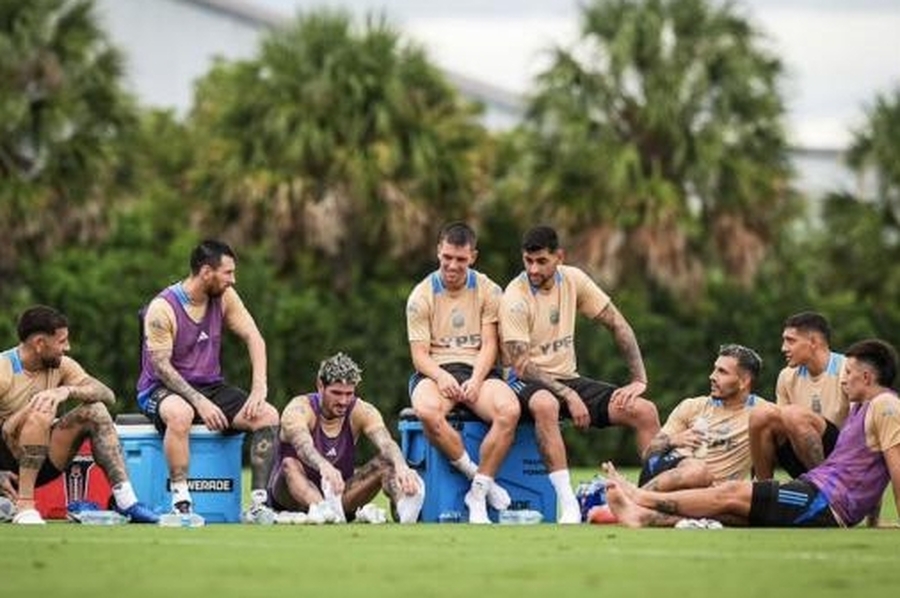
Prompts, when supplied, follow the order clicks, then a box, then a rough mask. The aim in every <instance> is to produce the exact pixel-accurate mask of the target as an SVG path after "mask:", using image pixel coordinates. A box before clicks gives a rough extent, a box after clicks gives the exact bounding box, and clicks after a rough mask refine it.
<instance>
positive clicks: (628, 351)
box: [595, 303, 647, 409]
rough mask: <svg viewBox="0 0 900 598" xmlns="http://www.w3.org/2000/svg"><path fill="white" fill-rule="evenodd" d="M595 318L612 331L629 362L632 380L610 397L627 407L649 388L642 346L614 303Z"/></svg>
mask: <svg viewBox="0 0 900 598" xmlns="http://www.w3.org/2000/svg"><path fill="white" fill-rule="evenodd" d="M595 320H596V321H597V322H599V323H600V324H602V325H603V326H605V327H606V328H607V330H609V331H610V332H611V333H612V335H613V338H614V339H615V341H616V346H618V347H619V351H620V352H621V354H622V357H623V358H624V359H625V363H627V364H628V371H629V372H631V382H630V383H629V384H627V385H625V386H621V387H619V388H617V389H616V390H615V391H614V392H613V395H612V398H611V399H610V403H611V404H612V405H618V406H620V407H621V408H623V409H626V408H628V406H629V405H630V404H631V403H632V402H633V401H634V399H636V398H638V397H640V396H641V395H642V394H643V393H644V392H645V391H646V390H647V370H646V369H645V368H644V359H643V357H641V348H640V347H639V346H638V342H637V337H635V335H634V330H632V328H631V325H630V324H629V323H628V320H626V319H625V316H623V315H622V313H621V312H620V311H619V309H618V308H617V307H616V306H615V305H613V304H612V303H609V304H607V306H606V307H605V308H604V309H603V311H601V312H600V313H599V314H597V317H596V318H595Z"/></svg>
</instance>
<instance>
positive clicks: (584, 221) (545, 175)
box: [505, 0, 794, 294]
mask: <svg viewBox="0 0 900 598" xmlns="http://www.w3.org/2000/svg"><path fill="white" fill-rule="evenodd" d="M764 42H765V40H764V38H763V36H762V34H761V33H760V32H759V31H758V30H757V29H756V28H754V27H753V26H752V25H751V23H750V22H749V21H748V20H747V19H746V18H744V17H743V16H741V15H739V14H738V13H737V11H736V9H735V8H734V6H733V5H730V4H725V5H719V4H712V3H711V2H708V1H707V0H636V1H633V0H594V1H593V2H590V3H589V4H587V5H585V6H584V7H583V9H582V25H581V38H580V40H579V42H578V43H577V44H575V45H574V46H573V47H571V48H562V47H559V48H555V49H554V50H553V51H552V56H551V65H550V66H549V68H547V69H546V70H545V71H544V72H543V73H541V74H540V75H539V77H538V80H537V91H536V93H535V94H534V95H533V97H532V98H531V101H530V104H529V110H528V117H527V121H526V123H525V133H526V134H527V136H528V138H529V141H526V142H525V143H524V144H523V145H524V146H525V148H526V153H525V157H524V159H523V160H522V161H521V162H520V163H519V164H517V165H515V166H514V167H512V168H511V169H510V172H509V173H508V176H507V177H506V180H505V184H517V185H522V184H523V183H522V181H528V183H527V196H528V197H529V198H530V201H529V202H527V203H525V204H520V207H519V210H518V214H519V217H520V218H528V219H529V220H535V219H551V220H553V221H555V222H557V223H558V224H559V226H560V227H561V228H563V229H564V230H567V231H568V232H569V233H570V234H571V235H573V236H574V237H575V240H576V243H575V246H574V247H573V252H572V253H573V254H574V259H576V260H578V261H580V262H582V263H584V264H586V265H588V266H589V267H590V268H591V269H593V270H594V272H595V273H597V274H598V275H600V276H601V277H603V278H605V279H607V280H611V281H615V280H617V279H621V278H626V279H627V278H628V277H629V276H632V277H638V278H641V279H646V278H649V279H650V280H651V281H653V282H654V283H656V284H661V285H662V286H664V287H668V288H669V289H672V290H675V291H678V292H679V293H682V294H690V293H691V292H693V291H696V290H697V289H698V288H701V287H702V281H703V280H704V277H705V276H706V275H708V274H709V273H711V272H715V271H721V272H723V273H724V274H725V275H727V276H728V277H731V278H733V279H735V280H737V281H739V282H741V283H743V284H749V283H750V282H751V281H752V280H753V278H754V276H755V274H756V272H757V268H758V266H759V264H760V263H761V261H762V259H763V257H764V256H765V254H766V249H767V246H768V244H769V243H770V241H771V240H772V239H773V238H774V237H775V236H776V235H777V234H778V232H779V230H780V228H781V226H783V224H784V222H785V219H786V217H787V216H788V215H789V214H791V213H792V210H793V207H794V203H793V201H792V194H791V193H790V190H789V187H788V182H789V177H790V169H789V166H788V160H787V144H786V140H785V135H784V131H783V122H782V121H783V117H784V105H783V102H782V99H781V96H780V93H779V89H778V85H779V81H780V78H781V76H782V66H781V63H780V62H779V61H778V59H777V58H775V57H774V56H773V55H771V54H770V53H769V52H768V51H767V50H766V49H765V44H764ZM510 181H514V182H512V183H511V182H510ZM515 181H518V182H515Z"/></svg>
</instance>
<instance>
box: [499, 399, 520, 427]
mask: <svg viewBox="0 0 900 598" xmlns="http://www.w3.org/2000/svg"><path fill="white" fill-rule="evenodd" d="M519 415H521V408H520V407H519V402H518V401H517V400H510V401H497V403H496V405H495V406H494V423H495V424H496V425H498V426H500V427H501V428H504V429H510V430H511V429H513V428H515V427H516V424H518V423H519Z"/></svg>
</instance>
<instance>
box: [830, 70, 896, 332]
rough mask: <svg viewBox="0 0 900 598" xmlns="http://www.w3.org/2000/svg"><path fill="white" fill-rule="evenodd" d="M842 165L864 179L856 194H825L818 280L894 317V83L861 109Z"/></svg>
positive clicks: (835, 291)
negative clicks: (863, 115)
mask: <svg viewBox="0 0 900 598" xmlns="http://www.w3.org/2000/svg"><path fill="white" fill-rule="evenodd" d="M847 164H848V166H849V167H850V168H851V169H852V170H853V171H854V172H855V173H856V175H857V177H858V178H859V179H860V181H862V182H863V183H864V184H863V185H861V189H860V190H859V191H858V192H857V193H851V192H847V191H835V192H833V193H831V194H830V195H829V196H828V197H827V198H826V199H825V207H824V209H823V220H824V223H825V230H824V231H823V232H822V235H821V238H820V240H819V242H820V247H819V249H818V250H817V251H816V255H820V256H821V258H822V259H821V260H820V261H821V265H820V267H819V270H820V272H819V280H818V282H819V283H820V284H821V285H822V286H823V288H824V289H826V292H831V293H844V294H846V293H850V294H852V296H853V300H854V301H855V302H856V304H857V306H858V305H866V306H867V307H868V308H869V310H871V312H873V313H875V314H885V313H887V314H890V317H892V318H893V320H894V321H895V322H896V321H900V313H896V308H895V307H894V306H895V305H896V297H897V294H898V293H900V273H898V272H897V268H896V267H894V264H896V262H897V260H898V259H900V88H897V89H895V90H894V91H893V92H892V93H890V94H879V95H878V96H876V98H875V101H874V102H873V104H872V105H871V106H870V107H869V108H868V109H867V110H866V118H865V122H864V124H863V125H862V126H861V127H860V128H859V129H858V130H856V131H855V132H854V136H853V143H852V144H851V146H850V149H849V150H848V152H847ZM836 231H839V234H836ZM885 317H887V316H885ZM885 328H887V329H893V328H895V325H892V326H885Z"/></svg>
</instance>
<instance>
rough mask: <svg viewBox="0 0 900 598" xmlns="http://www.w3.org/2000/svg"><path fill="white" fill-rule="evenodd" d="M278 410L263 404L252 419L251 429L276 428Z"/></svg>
mask: <svg viewBox="0 0 900 598" xmlns="http://www.w3.org/2000/svg"><path fill="white" fill-rule="evenodd" d="M279 421H280V420H279V417H278V410H277V409H275V406H274V405H272V404H271V403H263V405H262V409H261V410H260V411H259V413H257V415H256V417H255V418H253V429H254V430H259V429H261V428H268V427H271V426H277V425H278V423H279Z"/></svg>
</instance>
